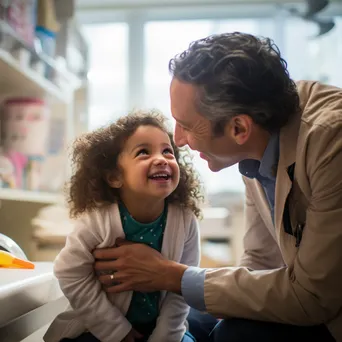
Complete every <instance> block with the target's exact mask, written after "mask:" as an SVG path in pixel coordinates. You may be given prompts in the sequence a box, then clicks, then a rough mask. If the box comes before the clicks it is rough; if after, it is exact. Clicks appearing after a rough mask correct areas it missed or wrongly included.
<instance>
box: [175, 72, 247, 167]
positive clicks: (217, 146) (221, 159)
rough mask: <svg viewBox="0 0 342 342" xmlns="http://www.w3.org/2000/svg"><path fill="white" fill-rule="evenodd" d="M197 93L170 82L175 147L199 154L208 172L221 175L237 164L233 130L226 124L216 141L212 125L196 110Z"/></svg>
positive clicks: (230, 124)
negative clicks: (188, 148) (189, 149)
mask: <svg viewBox="0 0 342 342" xmlns="http://www.w3.org/2000/svg"><path fill="white" fill-rule="evenodd" d="M195 96H196V89H195V87H194V86H193V85H191V84H188V83H183V82H181V81H179V80H177V79H176V78H174V79H173V80H172V82H171V86H170V98H171V112H172V116H173V118H174V119H175V120H176V128H175V134H174V140H175V144H176V145H177V146H179V147H182V146H185V145H188V146H189V147H190V148H191V149H192V150H195V151H198V152H199V153H200V157H201V158H202V159H204V160H206V161H207V162H208V167H209V168H210V170H211V171H214V172H216V171H220V170H222V169H224V168H226V167H229V166H232V165H234V164H236V163H237V162H239V161H240V160H241V159H242V158H241V154H240V153H239V152H240V146H239V145H238V144H237V143H236V139H235V138H236V136H235V134H234V133H232V132H234V129H235V127H232V124H233V123H232V122H228V123H227V124H226V127H225V130H224V134H223V135H221V136H218V137H215V136H214V135H213V132H212V124H211V122H210V121H209V120H208V119H206V118H205V117H203V116H202V115H200V114H199V113H198V112H197V110H196V107H195Z"/></svg>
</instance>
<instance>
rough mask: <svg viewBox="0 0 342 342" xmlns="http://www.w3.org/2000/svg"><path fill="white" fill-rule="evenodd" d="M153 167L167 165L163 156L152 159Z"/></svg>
mask: <svg viewBox="0 0 342 342" xmlns="http://www.w3.org/2000/svg"><path fill="white" fill-rule="evenodd" d="M154 163H155V165H167V160H166V159H165V158H164V157H163V156H158V157H156V158H155V159H154Z"/></svg>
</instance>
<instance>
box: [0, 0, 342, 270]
mask: <svg viewBox="0 0 342 342" xmlns="http://www.w3.org/2000/svg"><path fill="white" fill-rule="evenodd" d="M232 31H242V32H247V33H251V34H254V35H258V36H266V37H270V38H272V39H273V40H274V41H275V43H276V44H277V45H278V47H279V49H280V51H281V53H282V55H283V56H284V58H285V59H286V60H287V62H288V67H289V71H290V74H291V77H292V78H293V79H295V80H299V79H307V80H319V81H321V82H324V83H330V84H333V85H337V86H342V68H341V61H342V1H337V0H336V1H328V0H325V1H322V0H311V1H302V0H298V1H289V2H288V1H276V0H264V1H262V0H258V1H257V0H237V1H233V0H210V1H209V0H79V1H73V0H58V1H57V0H56V1H54V0H12V1H6V0H0V75H1V77H0V97H1V98H0V100H1V104H2V108H1V120H0V123H1V131H0V132H1V133H0V138H1V149H0V204H1V208H0V233H1V234H3V235H2V236H3V239H5V238H6V237H10V238H11V239H13V240H14V241H15V242H16V243H17V244H18V245H19V246H20V247H21V248H22V249H23V251H24V252H25V254H26V255H27V256H28V258H29V259H31V260H35V261H51V260H53V259H54V257H55V256H56V254H57V253H58V251H59V250H60V249H61V248H62V247H63V244H64V242H65V237H66V235H67V234H68V232H70V230H71V229H72V227H73V225H72V222H71V221H70V220H69V219H68V213H67V210H66V207H65V204H64V199H63V192H62V190H63V185H64V182H65V181H66V180H67V179H68V178H69V177H70V166H69V162H68V154H67V147H68V146H69V144H70V142H71V141H72V140H73V139H74V138H75V137H76V136H77V135H79V134H81V133H82V132H85V131H88V130H92V129H94V128H97V127H99V126H102V125H105V124H107V123H109V122H111V121H112V120H115V119H116V118H118V117H119V116H122V115H124V114H126V113H128V112H129V111H130V110H132V109H134V108H158V109H160V110H162V111H163V112H164V113H165V114H166V115H168V116H171V114H170V103H169V102H170V101H169V91H168V88H169V83H170V75H169V73H168V62H169V60H170V58H172V57H173V56H174V55H175V54H177V53H180V52H182V51H183V50H184V49H186V48H187V46H188V45H189V43H190V42H191V41H193V40H196V39H199V38H203V37H205V36H208V35H210V34H214V33H223V32H232ZM171 124H173V123H172V122H171ZM194 164H195V166H196V168H197V170H198V171H199V173H200V175H201V177H202V180H203V182H204V185H205V189H206V194H207V203H206V205H205V207H204V220H203V221H202V222H201V234H202V242H203V243H202V266H213V267H216V266H221V265H235V264H236V263H237V261H238V259H239V256H240V255H241V238H242V235H243V198H244V187H243V183H242V180H241V176H240V174H239V173H238V171H237V168H236V167H232V168H229V169H226V170H223V171H221V172H219V173H215V174H213V173H211V172H210V171H209V169H208V168H207V166H206V163H205V162H204V161H203V160H200V159H199V158H198V156H197V155H194ZM0 238H1V236H0ZM0 248H1V242H0Z"/></svg>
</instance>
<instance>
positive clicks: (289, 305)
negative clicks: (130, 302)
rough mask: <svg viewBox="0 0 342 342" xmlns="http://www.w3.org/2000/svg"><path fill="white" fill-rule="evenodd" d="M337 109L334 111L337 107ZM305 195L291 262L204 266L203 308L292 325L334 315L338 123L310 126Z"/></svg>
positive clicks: (341, 127) (341, 149)
mask: <svg viewBox="0 0 342 342" xmlns="http://www.w3.org/2000/svg"><path fill="white" fill-rule="evenodd" d="M339 113H340V112H339ZM305 163H306V172H307V177H308V180H309V184H310V188H311V198H310V201H309V206H308V209H307V212H306V226H305V229H304V232H303V236H302V240H301V244H300V246H299V248H298V251H297V254H296V256H295V258H294V261H293V263H291V265H289V266H288V267H283V268H279V269H275V270H267V271H266V270H262V271H250V270H248V269H246V268H241V267H240V268H223V269H218V270H208V271H207V273H206V280H205V301H206V306H207V309H208V311H209V312H210V313H212V314H214V315H221V316H223V317H243V318H249V319H256V320H264V321H274V322H280V323H287V324H296V325H316V324H322V323H327V322H329V321H331V320H332V319H334V318H335V317H336V316H337V315H338V313H339V312H340V310H341V303H342V291H341V289H342V277H341V274H342V262H341V260H342V248H341V246H342V229H341V222H342V172H341V165H342V124H341V120H340V119H339V122H338V123H336V124H335V127H332V126H331V125H330V126H329V127H328V125H321V126H318V127H315V128H312V129H311V132H310V134H309V137H308V142H307V146H306V154H305Z"/></svg>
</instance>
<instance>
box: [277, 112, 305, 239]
mask: <svg viewBox="0 0 342 342" xmlns="http://www.w3.org/2000/svg"><path fill="white" fill-rule="evenodd" d="M300 123H301V112H300V113H298V114H296V115H294V116H293V118H292V119H291V121H290V122H289V123H288V124H287V125H286V126H285V127H284V128H283V129H282V130H281V131H280V135H279V162H278V169H277V179H276V190H275V208H274V224H275V231H276V235H277V239H278V241H279V237H280V235H281V232H283V231H284V224H283V215H284V207H285V203H286V199H287V197H288V196H289V193H290V191H291V188H292V181H291V180H290V177H289V174H288V168H289V167H290V166H292V165H293V164H294V163H295V161H296V152H297V138H298V134H299V128H300Z"/></svg>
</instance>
